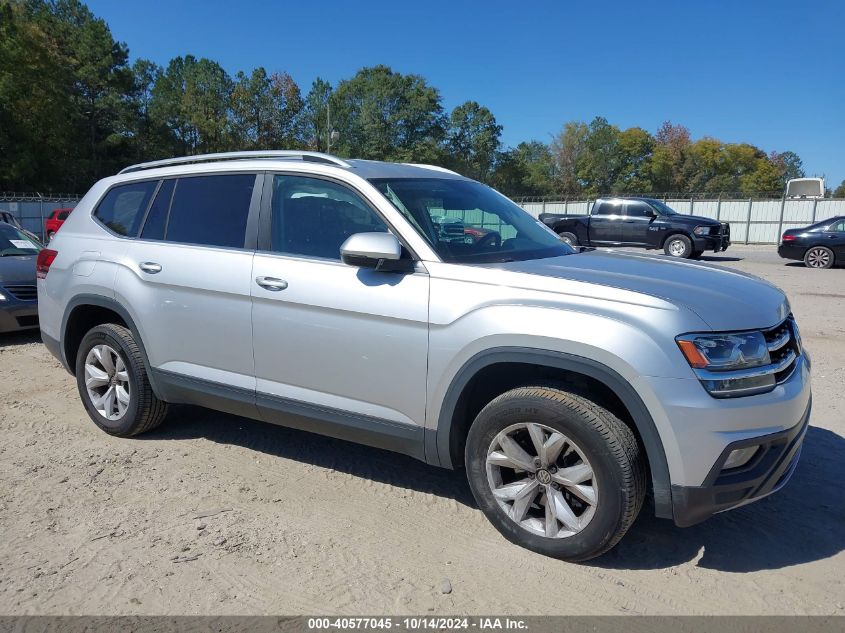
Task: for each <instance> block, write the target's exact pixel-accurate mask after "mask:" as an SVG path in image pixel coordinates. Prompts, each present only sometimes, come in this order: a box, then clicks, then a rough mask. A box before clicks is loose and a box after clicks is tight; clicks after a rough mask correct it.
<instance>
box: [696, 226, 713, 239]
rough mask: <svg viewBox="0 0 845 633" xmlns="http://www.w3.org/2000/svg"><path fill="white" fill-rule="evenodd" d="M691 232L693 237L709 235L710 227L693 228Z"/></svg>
mask: <svg viewBox="0 0 845 633" xmlns="http://www.w3.org/2000/svg"><path fill="white" fill-rule="evenodd" d="M692 232H693V233H694V234H695V235H698V236H699V237H701V236H702V235H710V227H709V226H697V227H695V228H694V229H693V230H692Z"/></svg>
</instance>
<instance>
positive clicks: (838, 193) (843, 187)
mask: <svg viewBox="0 0 845 633" xmlns="http://www.w3.org/2000/svg"><path fill="white" fill-rule="evenodd" d="M833 197H834V198H845V180H843V181H842V182H841V183H839V186H838V187H837V188H836V189H834V190H833Z"/></svg>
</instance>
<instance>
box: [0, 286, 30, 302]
mask: <svg viewBox="0 0 845 633" xmlns="http://www.w3.org/2000/svg"><path fill="white" fill-rule="evenodd" d="M4 288H5V289H6V290H8V291H9V294H11V295H12V296H13V297H15V299H20V300H21V301H35V300H36V299H37V298H38V289H37V287H36V286H29V285H26V286H4Z"/></svg>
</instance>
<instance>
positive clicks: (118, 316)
mask: <svg viewBox="0 0 845 633" xmlns="http://www.w3.org/2000/svg"><path fill="white" fill-rule="evenodd" d="M103 323H117V324H118V325H123V326H124V327H126V328H127V329H128V330H129V331H130V332H132V336H133V337H134V338H135V342H136V344H137V345H138V349H139V350H140V351H141V358H142V359H143V361H144V368H145V369H146V370H147V376H148V379H149V381H150V385H151V386H152V388H153V392H154V393H156V395H158V393H159V392H158V389H157V388H156V385H155V383H154V377H153V372H152V371H150V361H149V358H148V357H147V351H146V349H145V348H144V342H143V340H142V339H141V335H140V333H139V330H138V328H137V326H136V325H135V321H134V319H133V318H132V315H130V314H129V310H127V309H126V307H125V306H123V305H122V304H121V303H120V302H119V301H117V300H116V299H112V298H111V297H105V296H103V295H94V294H81V295H77V296H75V297H73V299H71V300H70V301H69V302H68V304H67V306H66V307H65V312H64V315H63V316H62V326H61V330H60V332H61V336H62V339H61V340H62V344H61V353H62V359H61V360H62V363H63V364H64V365H65V368H66V369H67V370H68V371H69V372H70V373H71V374H74V375H75V374H76V362H75V359H76V352H77V351H78V349H79V345H80V344H81V343H82V339H83V338H84V337H85V334H86V333H87V332H88V331H89V330H90V329H91V328H92V327H95V326H97V325H102V324H103Z"/></svg>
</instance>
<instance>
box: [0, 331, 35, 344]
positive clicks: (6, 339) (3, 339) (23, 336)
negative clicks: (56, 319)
mask: <svg viewBox="0 0 845 633" xmlns="http://www.w3.org/2000/svg"><path fill="white" fill-rule="evenodd" d="M40 342H41V331H40V330H24V331H22V332H9V333H7V334H0V348H2V347H15V346H17V345H29V344H30V343H40Z"/></svg>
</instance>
